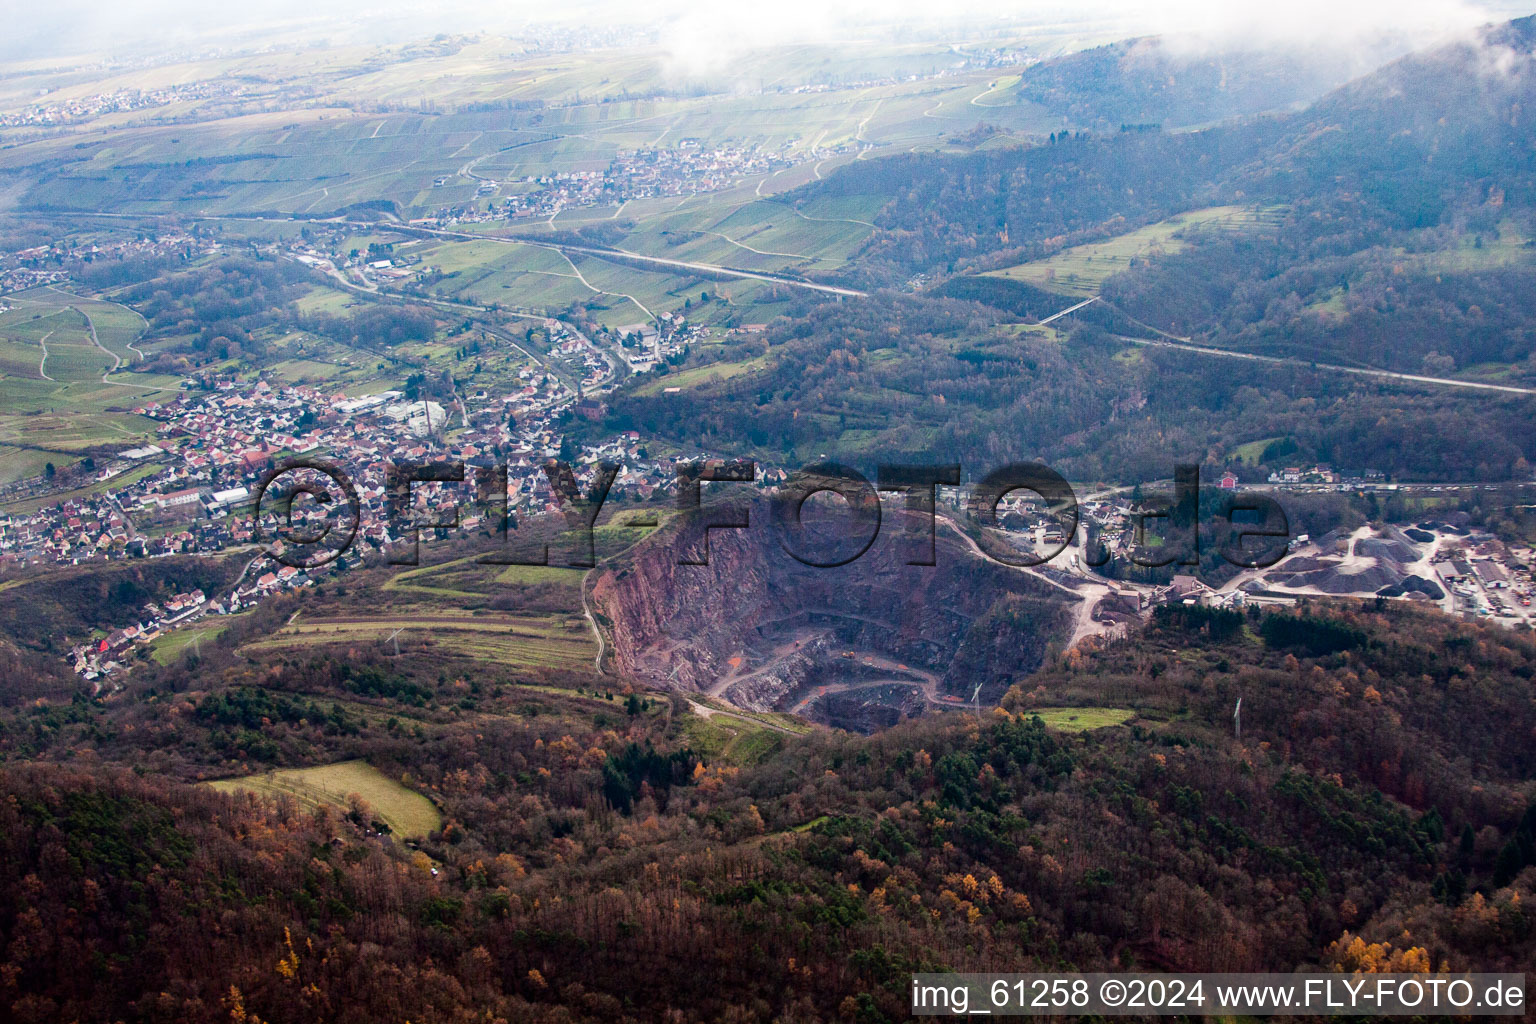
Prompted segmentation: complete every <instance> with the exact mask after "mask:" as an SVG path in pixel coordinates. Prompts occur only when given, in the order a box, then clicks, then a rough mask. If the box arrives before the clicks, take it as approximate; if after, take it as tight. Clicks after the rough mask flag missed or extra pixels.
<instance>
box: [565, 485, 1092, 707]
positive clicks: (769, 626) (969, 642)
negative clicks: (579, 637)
mask: <svg viewBox="0 0 1536 1024" xmlns="http://www.w3.org/2000/svg"><path fill="white" fill-rule="evenodd" d="M750 519H751V526H750V527H748V528H747V529H725V530H714V531H711V532H710V535H709V543H708V549H709V557H708V564H707V565H680V564H679V562H680V561H681V560H682V559H683V558H684V557H688V558H699V559H701V560H702V552H703V546H702V545H701V544H700V543H699V539H698V533H699V531H698V530H697V528H696V526H691V525H689V524H683V523H678V524H673V525H670V526H668V527H667V528H666V529H663V530H661V531H658V533H657V534H656V535H655V536H653V537H651V538H650V539H648V540H647V541H645V542H644V543H642V544H640V545H638V546H637V547H636V548H635V549H634V550H633V551H631V552H629V553H628V555H626V556H625V558H624V560H623V561H622V562H621V563H620V564H617V565H615V566H613V567H611V568H610V569H608V570H606V571H604V572H603V573H602V574H601V575H600V576H599V577H598V579H597V580H596V581H595V583H594V585H593V588H592V599H593V602H594V604H595V607H596V612H597V615H598V617H599V621H600V623H601V624H602V625H603V626H604V627H605V628H606V629H607V631H608V633H609V635H610V636H611V638H612V640H613V657H614V661H615V664H616V667H617V668H618V670H619V671H620V672H621V673H622V674H626V675H630V676H634V677H636V678H638V679H641V680H644V681H645V682H647V683H649V684H651V685H660V686H667V687H671V688H675V689H682V690H696V691H697V690H702V691H708V692H711V693H715V694H717V695H721V696H725V697H726V698H728V699H730V700H731V701H733V702H734V703H736V704H738V705H740V706H743V707H749V708H758V709H764V710H766V709H770V708H788V707H790V706H794V705H797V704H798V705H800V706H802V707H803V706H804V705H805V704H806V703H807V700H806V694H805V693H804V692H802V691H803V690H804V689H805V688H806V687H807V686H810V687H811V688H812V689H813V690H814V691H817V692H820V693H822V694H826V695H829V694H831V693H840V692H845V691H846V690H849V689H851V688H853V687H852V684H853V682H854V681H857V682H858V684H859V685H860V686H863V687H865V688H869V687H872V686H873V685H874V684H878V683H881V682H893V683H904V684H905V688H904V689H903V687H902V686H896V687H894V688H893V692H897V693H901V692H905V693H906V694H907V695H908V696H910V695H911V694H912V692H913V691H914V687H915V686H916V687H920V688H921V693H922V694H923V696H922V698H921V701H920V703H930V704H931V703H933V702H937V701H938V700H940V699H941V697H942V695H943V693H942V692H941V691H948V692H955V693H959V692H961V691H964V696H965V697H966V698H967V699H969V698H970V696H971V692H972V690H974V688H975V686H976V685H977V683H981V684H983V685H984V686H986V687H991V688H992V690H993V693H994V694H995V692H997V690H998V689H999V688H1000V687H1001V686H1002V685H1005V684H1006V682H1007V681H1009V680H1011V679H1013V678H1016V677H1018V676H1022V675H1024V674H1026V673H1028V672H1030V671H1033V670H1034V669H1035V668H1037V667H1038V666H1039V664H1040V662H1041V660H1042V658H1043V657H1044V655H1045V651H1046V647H1047V645H1048V644H1049V643H1050V642H1052V641H1056V642H1058V643H1060V642H1063V641H1065V640H1066V639H1067V637H1068V635H1069V633H1070V625H1071V620H1072V614H1073V611H1074V610H1075V604H1076V601H1077V600H1078V599H1077V598H1075V597H1074V596H1073V595H1072V594H1071V593H1070V592H1068V591H1067V590H1065V589H1063V588H1060V587H1057V586H1053V585H1052V584H1051V583H1049V582H1047V581H1046V580H1043V579H1041V578H1039V577H1038V576H1035V575H1033V574H1031V573H1026V572H1020V571H1018V570H1016V569H1013V568H1010V567H1008V566H1004V565H1000V564H998V563H995V562H992V561H990V560H987V559H984V558H982V557H980V556H978V555H976V554H973V553H972V552H971V551H970V550H969V549H968V548H967V547H966V546H965V545H964V544H963V543H962V542H960V541H958V540H956V539H955V538H953V537H952V536H951V535H948V534H947V533H946V532H945V531H943V530H940V531H939V533H938V538H937V544H936V559H935V560H936V561H937V563H938V564H937V565H935V566H919V565H908V564H906V563H907V562H908V561H909V560H912V559H915V558H919V557H921V556H922V555H923V554H924V553H925V552H926V546H925V541H924V540H923V539H922V538H923V536H924V533H925V531H926V521H925V520H923V519H920V518H918V517H914V516H909V515H907V514H905V513H901V514H896V515H892V514H890V513H889V512H888V513H887V514H886V517H885V522H884V523H883V525H882V527H881V529H880V533H879V537H878V539H877V540H876V541H875V542H874V544H873V546H872V547H871V548H870V549H869V550H868V551H867V552H866V553H865V554H864V555H863V556H862V557H860V558H858V559H857V560H855V561H853V562H852V563H850V564H848V565H845V566H841V567H837V568H818V567H814V566H808V565H804V564H802V563H801V562H799V561H797V560H796V559H795V558H793V557H792V556H791V555H790V554H789V553H787V552H786V551H785V550H784V549H783V548H782V547H781V545H780V539H779V534H778V533H777V532H776V531H775V530H774V528H773V526H772V525H771V522H770V517H769V514H768V509H767V507H766V506H765V505H764V504H756V505H754V506H753V507H752V508H751V509H750ZM873 717H875V718H878V717H879V716H873Z"/></svg>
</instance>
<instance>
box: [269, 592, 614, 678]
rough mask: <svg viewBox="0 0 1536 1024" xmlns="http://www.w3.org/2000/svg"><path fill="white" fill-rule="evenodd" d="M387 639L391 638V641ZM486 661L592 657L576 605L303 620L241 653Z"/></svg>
mask: <svg viewBox="0 0 1536 1024" xmlns="http://www.w3.org/2000/svg"><path fill="white" fill-rule="evenodd" d="M391 638H393V639H391ZM394 643H398V644H399V645H400V649H401V650H402V651H405V650H409V651H412V652H416V653H427V654H431V655H434V656H437V657H444V658H465V659H468V660H471V661H488V662H494V663H496V664H499V665H504V666H506V667H509V668H518V669H538V668H580V667H582V666H584V665H590V664H591V663H592V658H593V657H594V656H595V655H596V653H597V649H596V645H595V644H594V642H593V639H592V633H591V630H590V629H589V628H588V626H587V623H586V621H585V620H584V619H583V618H582V617H581V613H580V609H579V607H578V608H577V610H576V611H575V613H574V614H572V615H547V616H533V615H529V616H513V615H470V614H464V613H457V614H456V613H455V612H454V610H453V609H434V610H432V611H431V612H424V613H422V614H410V615H406V614H385V615H382V616H379V617H363V616H358V617H337V618H303V619H300V620H298V621H295V622H291V623H289V624H288V625H286V626H284V627H283V628H282V629H280V630H278V631H277V632H275V633H273V634H272V635H271V636H267V637H263V638H262V639H260V640H255V641H252V642H251V643H248V644H246V645H245V646H244V647H242V648H241V649H242V650H243V651H247V652H250V653H267V652H272V651H282V650H294V649H303V648H312V647H318V646H331V645H344V646H367V647H370V648H373V649H375V650H386V649H392V648H391V645H392V644H394Z"/></svg>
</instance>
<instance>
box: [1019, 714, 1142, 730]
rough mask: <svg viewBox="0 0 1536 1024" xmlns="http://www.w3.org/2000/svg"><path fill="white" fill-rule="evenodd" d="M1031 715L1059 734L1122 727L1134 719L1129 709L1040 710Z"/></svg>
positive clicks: (1134, 715)
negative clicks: (1115, 726)
mask: <svg viewBox="0 0 1536 1024" xmlns="http://www.w3.org/2000/svg"><path fill="white" fill-rule="evenodd" d="M1031 713H1032V714H1035V715H1038V716H1040V720H1041V721H1043V722H1044V723H1045V725H1046V728H1048V729H1056V730H1058V731H1060V732H1087V731H1088V730H1090V729H1103V728H1105V727H1106V726H1111V725H1124V724H1125V723H1126V722H1128V721H1130V720H1131V719H1132V718H1135V717H1136V712H1134V711H1132V710H1131V709H1130V708H1041V709H1039V710H1038V711H1034V712H1031Z"/></svg>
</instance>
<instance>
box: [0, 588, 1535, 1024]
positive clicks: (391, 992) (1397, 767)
mask: <svg viewBox="0 0 1536 1024" xmlns="http://www.w3.org/2000/svg"><path fill="white" fill-rule="evenodd" d="M402 672H403V673H405V675H402ZM369 674H372V676H374V677H376V678H377V679H378V680H382V681H389V680H393V681H394V682H393V684H392V685H393V687H394V688H395V692H398V693H400V694H401V696H400V697H397V698H385V697H382V696H379V694H380V693H382V692H388V688H386V689H385V690H380V689H378V688H377V687H373V686H371V685H370V687H369V688H367V689H364V690H359V689H357V688H356V687H355V686H353V685H352V684H350V683H349V680H357V679H361V678H362V677H363V676H364V675H369ZM1533 676H1536V648H1532V646H1531V645H1530V643H1529V642H1528V641H1525V640H1522V639H1516V638H1515V637H1513V636H1512V635H1511V634H1509V633H1507V632H1504V631H1498V630H1481V629H1476V628H1471V627H1466V626H1458V625H1454V624H1452V623H1450V622H1449V621H1448V620H1445V619H1443V618H1440V617H1438V616H1432V615H1425V614H1422V613H1417V612H1414V611H1412V610H1408V609H1400V608H1399V606H1393V607H1392V608H1385V607H1383V608H1380V609H1377V608H1374V607H1371V606H1361V607H1355V608H1345V607H1343V606H1339V607H1337V608H1335V607H1325V606H1315V607H1313V608H1310V609H1303V610H1301V611H1300V612H1299V613H1285V612H1281V613H1275V614H1274V615H1271V616H1269V617H1267V618H1262V619H1254V618H1245V617H1244V616H1242V615H1239V614H1236V613H1228V612H1206V611H1202V610H1200V609H1194V610H1190V611H1179V612H1174V613H1171V614H1168V615H1163V616H1159V617H1158V619H1157V620H1156V622H1155V623H1154V624H1153V625H1152V626H1151V627H1150V628H1149V629H1148V631H1147V632H1146V633H1145V634H1144V635H1138V636H1136V637H1134V638H1133V639H1132V640H1130V641H1127V642H1123V643H1118V644H1113V645H1110V646H1108V647H1104V648H1102V649H1096V650H1095V649H1090V650H1088V651H1086V652H1079V653H1074V654H1072V655H1070V656H1069V657H1068V658H1066V659H1065V660H1062V661H1059V662H1057V663H1055V664H1053V665H1051V666H1050V667H1048V668H1047V669H1045V670H1043V671H1042V672H1041V673H1039V674H1038V675H1036V676H1035V677H1033V678H1031V679H1029V680H1027V681H1025V682H1024V683H1022V684H1020V685H1019V686H1017V687H1016V688H1015V689H1014V690H1013V691H1012V692H1011V693H1010V694H1009V695H1008V697H1007V698H1006V699H1005V701H1004V704H1003V707H1002V708H1000V709H998V710H996V711H992V712H988V713H986V714H985V715H983V716H982V719H981V720H980V721H978V720H977V719H975V718H973V717H971V716H970V715H968V714H962V715H954V716H939V717H938V718H933V719H925V720H921V721H918V722H913V723H910V724H907V725H904V726H901V727H898V728H896V729H893V730H890V731H887V732H884V733H882V734H879V735H877V736H873V737H855V736H849V735H846V734H840V733H828V732H818V733H814V734H812V735H809V736H805V737H801V738H793V737H790V738H786V739H785V740H784V742H783V745H782V748H781V749H780V750H779V751H778V752H777V753H769V754H767V755H766V757H764V758H762V759H760V760H753V761H750V762H732V761H729V760H720V759H717V758H715V757H713V756H705V755H701V754H699V753H697V752H695V751H693V750H692V749H691V747H690V739H689V737H690V735H692V734H691V733H690V732H689V729H690V728H691V727H689V726H687V720H688V719H689V717H690V716H689V715H688V712H687V711H686V702H684V701H681V700H671V699H669V698H667V697H665V696H659V695H640V696H638V697H637V698H636V699H634V700H630V701H628V707H627V708H626V707H625V702H624V701H616V700H612V699H609V697H608V696H607V695H606V694H605V693H604V692H603V690H602V689H601V688H597V689H593V690H590V691H587V692H585V693H583V692H581V691H579V690H577V689H574V688H573V689H560V688H544V689H539V688H534V687H529V686H527V685H525V684H526V682H527V680H524V679H519V678H518V677H517V676H515V675H510V676H509V675H505V674H503V675H500V676H495V677H492V678H489V679H486V678H481V679H477V680H465V679H463V678H458V677H452V676H446V675H439V676H438V677H437V678H434V677H433V675H432V674H431V669H430V668H427V667H426V666H425V665H419V664H414V663H412V662H411V660H410V659H406V660H405V661H404V662H400V663H396V664H394V665H387V666H386V665H381V666H377V667H376V668H364V669H363V670H362V674H359V670H358V669H356V668H341V667H338V666H335V665H331V666H327V665H326V664H325V663H323V662H315V663H312V664H310V665H308V666H303V665H300V664H297V663H294V662H291V661H290V662H286V663H273V664H271V665H270V666H268V667H267V668H264V669H262V670H260V671H259V673H257V674H255V675H252V674H251V672H250V670H238V669H236V670H231V671H229V672H226V673H222V674H220V675H219V676H218V677H217V678H209V677H206V676H205V677H203V678H202V679H199V680H198V681H197V682H195V683H194V685H195V686H196V687H197V689H195V690H191V691H187V692H182V693H177V694H172V695H163V696H161V697H160V698H158V699H156V700H152V701H151V702H150V703H149V704H147V705H146V704H124V703H115V704H112V705H107V706H97V705H95V704H93V703H92V702H90V701H82V702H77V703H76V704H75V705H74V706H73V707H72V708H71V707H68V706H66V707H63V708H46V709H45V708H27V709H23V710H19V711H14V712H9V713H7V714H6V716H5V719H4V731H3V733H0V736H3V738H4V742H5V743H6V745H7V746H8V747H9V748H11V751H12V753H15V752H16V751H17V744H18V743H20V744H21V745H23V746H24V747H26V748H27V750H28V752H29V756H30V757H31V758H32V759H34V761H36V762H37V763H34V764H30V765H23V764H19V763H16V762H15V761H14V760H9V759H8V764H7V766H6V767H5V768H4V769H3V770H0V788H3V790H4V795H5V798H4V799H3V800H0V819H3V820H0V849H3V855H4V857H5V861H6V863H7V864H9V865H11V870H10V871H8V872H7V873H6V875H5V878H4V880H3V881H0V933H3V934H4V935H6V936H7V945H6V947H5V949H4V950H3V959H4V966H3V968H0V997H3V998H4V999H5V1001H6V1004H7V1005H8V1006H9V1007H10V1010H11V1019H14V1020H18V1021H25V1022H51V1021H56V1020H60V1019H70V1020H80V1021H98V1020H99V1021H109V1020H119V1019H126V1020H142V1021H161V1020H164V1021H171V1020H175V1021H221V1022H222V1021H228V1020H231V1019H234V1020H256V1019H260V1020H264V1021H275V1020H287V1019H295V1018H298V1017H305V1018H308V1019H318V1018H323V1019H325V1020H334V1021H377V1020H381V1019H412V1020H419V1019H430V1020H464V1021H469V1020H485V1019H500V1020H506V1021H594V1022H595V1021H605V1022H610V1021H623V1020H635V1021H642V1020H655V1021H662V1020H666V1021H673V1020H722V1019H729V1020H737V1021H768V1020H771V1019H772V1020H796V1021H830V1020H861V1021H881V1020H895V1019H900V1018H901V1017H902V1016H903V1015H904V1009H903V1007H904V1006H905V999H906V985H907V974H908V972H909V971H911V970H914V969H922V968H932V969H941V968H942V969H948V968H954V969H972V970H1027V969H1032V968H1038V969H1060V968H1081V969H1121V968H1135V967H1143V968H1163V969H1174V970H1181V969H1182V970H1193V969H1204V970H1215V969H1225V970H1260V969H1267V970H1280V971H1289V970H1291V969H1293V968H1295V967H1298V966H1302V965H1307V964H1320V965H1323V966H1325V967H1330V968H1331V967H1333V966H1335V965H1336V964H1342V965H1343V966H1344V967H1345V968H1346V969H1348V968H1350V967H1354V966H1356V965H1364V964H1375V965H1377V966H1380V965H1384V964H1388V963H1390V964H1393V965H1397V966H1413V965H1415V964H1420V965H1428V966H1432V967H1435V968H1438V967H1439V966H1440V965H1441V964H1448V965H1449V966H1450V967H1451V968H1452V969H1456V970H1460V969H1466V968H1476V969H1479V970H1516V971H1518V970H1529V969H1530V968H1531V966H1532V959H1531V957H1532V951H1533V947H1532V945H1531V939H1532V936H1531V932H1530V928H1529V922H1528V920H1527V915H1526V914H1525V913H1524V911H1523V905H1524V903H1525V902H1526V901H1528V900H1529V899H1531V898H1532V896H1533V895H1536V893H1533V887H1536V874H1533V873H1531V872H1529V871H1527V870H1526V865H1527V864H1528V863H1531V862H1532V860H1533V858H1532V855H1531V854H1530V852H1529V851H1530V842H1531V838H1530V837H1531V835H1532V832H1533V826H1532V821H1533V820H1536V813H1528V812H1527V810H1526V808H1527V805H1528V804H1529V803H1530V802H1531V799H1532V796H1533V794H1532V793H1531V791H1530V788H1529V784H1528V783H1527V781H1526V780H1527V779H1528V778H1529V777H1530V774H1531V770H1532V764H1531V754H1530V750H1531V747H1530V736H1531V735H1532V730H1533V729H1536V717H1533V712H1532V708H1533V707H1536V704H1533V703H1532V699H1531V698H1532V679H1533ZM258 680H259V689H257V688H252V687H253V684H257V683H258ZM167 682H170V680H169V679H168V680H167ZM407 684H408V685H407ZM575 684H576V680H574V679H572V680H569V681H568V682H566V683H565V684H563V685H565V686H573V685H575ZM176 685H185V684H184V683H183V684H176ZM413 688H419V689H420V693H421V695H422V699H421V703H420V704H419V705H418V704H416V703H414V701H415V700H416V699H417V698H415V697H408V695H409V694H414V693H416V692H417V691H416V689H413ZM363 693H372V694H374V696H369V697H364V696H361V694H363ZM460 694H462V695H464V696H465V697H470V696H471V695H473V696H474V697H475V700H474V703H473V704H472V705H469V706H470V707H472V708H473V710H472V711H471V710H465V706H463V705H459V706H455V702H456V701H457V696H458V695H460ZM1238 696H1242V697H1243V699H1244V720H1243V727H1244V728H1243V737H1242V739H1241V741H1239V740H1237V739H1235V738H1234V737H1233V736H1232V730H1231V708H1232V703H1233V701H1234V700H1235V699H1236V698H1237V697H1238ZM360 701H361V703H359V702H360ZM306 703H309V704H311V705H313V704H319V705H320V706H321V707H319V708H314V707H312V708H311V709H310V710H305V704H306ZM340 703H345V704H346V706H347V708H349V709H350V710H345V711H341V712H340V716H339V719H338V716H337V713H336V711H335V710H334V708H333V711H332V712H330V713H327V712H325V711H324V710H322V709H323V706H324V705H326V704H332V705H339V704H340ZM1085 704H1087V705H1099V706H1118V707H1123V708H1128V709H1131V714H1132V717H1131V718H1130V721H1129V722H1128V723H1127V724H1125V725H1119V726H1108V727H1104V728H1098V729H1090V730H1089V731H1085V732H1072V731H1066V732H1062V731H1056V730H1054V729H1050V728H1047V727H1045V726H1044V725H1043V724H1042V723H1041V721H1040V720H1039V719H1037V718H1035V717H1034V716H1035V713H1036V712H1040V713H1041V714H1044V715H1047V716H1048V717H1052V718H1053V720H1059V719H1060V715H1059V714H1057V713H1056V712H1053V711H1052V710H1051V709H1052V708H1053V707H1058V706H1062V705H1065V706H1069V707H1070V706H1076V707H1082V706H1083V705H1085ZM241 708H243V709H245V710H237V709H241ZM146 714H147V715H148V717H147V718H146V717H145V715H146ZM386 718H388V721H387V722H386V721H385V719H386ZM199 737H205V738H206V740H204V739H199ZM221 737H222V738H221ZM241 737H245V738H241ZM260 740H266V741H268V742H267V743H266V744H265V745H264V744H263V743H262V742H258V741H260ZM300 740H302V743H299V744H298V745H295V741H300ZM205 742H206V744H207V745H206V746H205V745H204V744H205ZM229 743H234V744H238V745H241V746H243V747H244V749H245V750H246V751H247V753H246V754H245V755H244V759H245V763H246V765H247V770H252V769H255V768H257V767H258V766H260V765H262V764H266V765H269V766H276V765H282V764H291V763H294V762H293V761H292V760H291V759H292V758H295V757H297V758H299V759H300V761H299V763H313V762H324V761H326V760H333V759H336V758H337V757H340V756H351V757H365V758H367V759H368V760H369V762H370V763H372V764H374V765H375V766H377V767H379V768H381V769H382V770H383V771H384V772H385V773H386V774H388V775H390V776H392V777H394V778H397V779H402V780H404V781H405V782H406V783H407V784H408V785H409V786H412V787H416V788H419V789H421V790H424V791H425V792H426V793H427V794H428V795H430V796H431V797H432V799H433V800H434V801H435V802H436V804H437V805H438V807H439V808H440V809H441V812H442V814H443V816H444V823H443V825H442V826H441V828H440V829H438V830H437V831H434V832H433V833H432V834H431V835H430V836H429V837H428V838H427V839H426V840H425V841H423V842H422V843H421V844H420V845H419V848H418V849H416V850H412V849H411V848H410V847H409V846H406V845H403V844H401V843H399V842H397V841H393V840H390V839H387V838H380V837H377V836H370V835H369V834H365V829H367V828H369V827H371V826H370V823H371V822H372V821H373V814H372V812H371V811H370V809H369V808H368V807H367V806H366V805H362V804H358V803H356V802H354V803H353V805H352V806H351V808H350V810H345V811H344V810H337V809H327V808H321V809H319V810H307V809H305V808H303V807H301V806H299V805H296V804H292V803H290V804H287V805H281V804H280V805H277V806H273V805H269V804H266V803H262V802H259V801H257V800H255V799H254V798H250V797H240V796H234V797H232V796H226V795H223V794H220V793H215V792H212V791H209V790H207V789H193V788H187V787H186V786H185V785H184V784H183V783H180V782H174V781H172V777H173V776H176V775H179V776H180V777H181V778H183V779H191V778H195V777H196V776H197V774H199V771H200V770H199V769H198V768H197V767H196V762H197V761H198V760H199V759H203V758H207V757H208V756H209V754H212V755H213V759H212V761H209V762H208V763H217V762H218V760H219V755H217V753H215V752H216V751H217V750H218V749H219V748H221V747H225V745H226V744H229ZM172 746H173V747H174V749H175V750H176V751H177V753H178V756H179V759H180V767H176V768H173V769H172V770H171V774H165V773H164V772H163V771H162V772H156V773H155V774H152V775H149V776H144V775H140V774H136V773H134V772H132V771H129V770H127V769H128V768H129V767H139V766H143V765H144V764H146V763H154V761H155V759H156V758H157V757H158V756H159V755H157V754H156V751H159V750H167V749H168V747H172ZM202 750H206V751H207V752H208V753H199V751H202ZM146 759H147V760H146ZM164 763H165V764H166V765H167V766H169V765H170V762H164ZM117 766H120V767H117ZM1357 938H1358V941H1357ZM487 1011H488V1012H489V1014H490V1017H489V1018H487V1017H486V1013H487Z"/></svg>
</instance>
